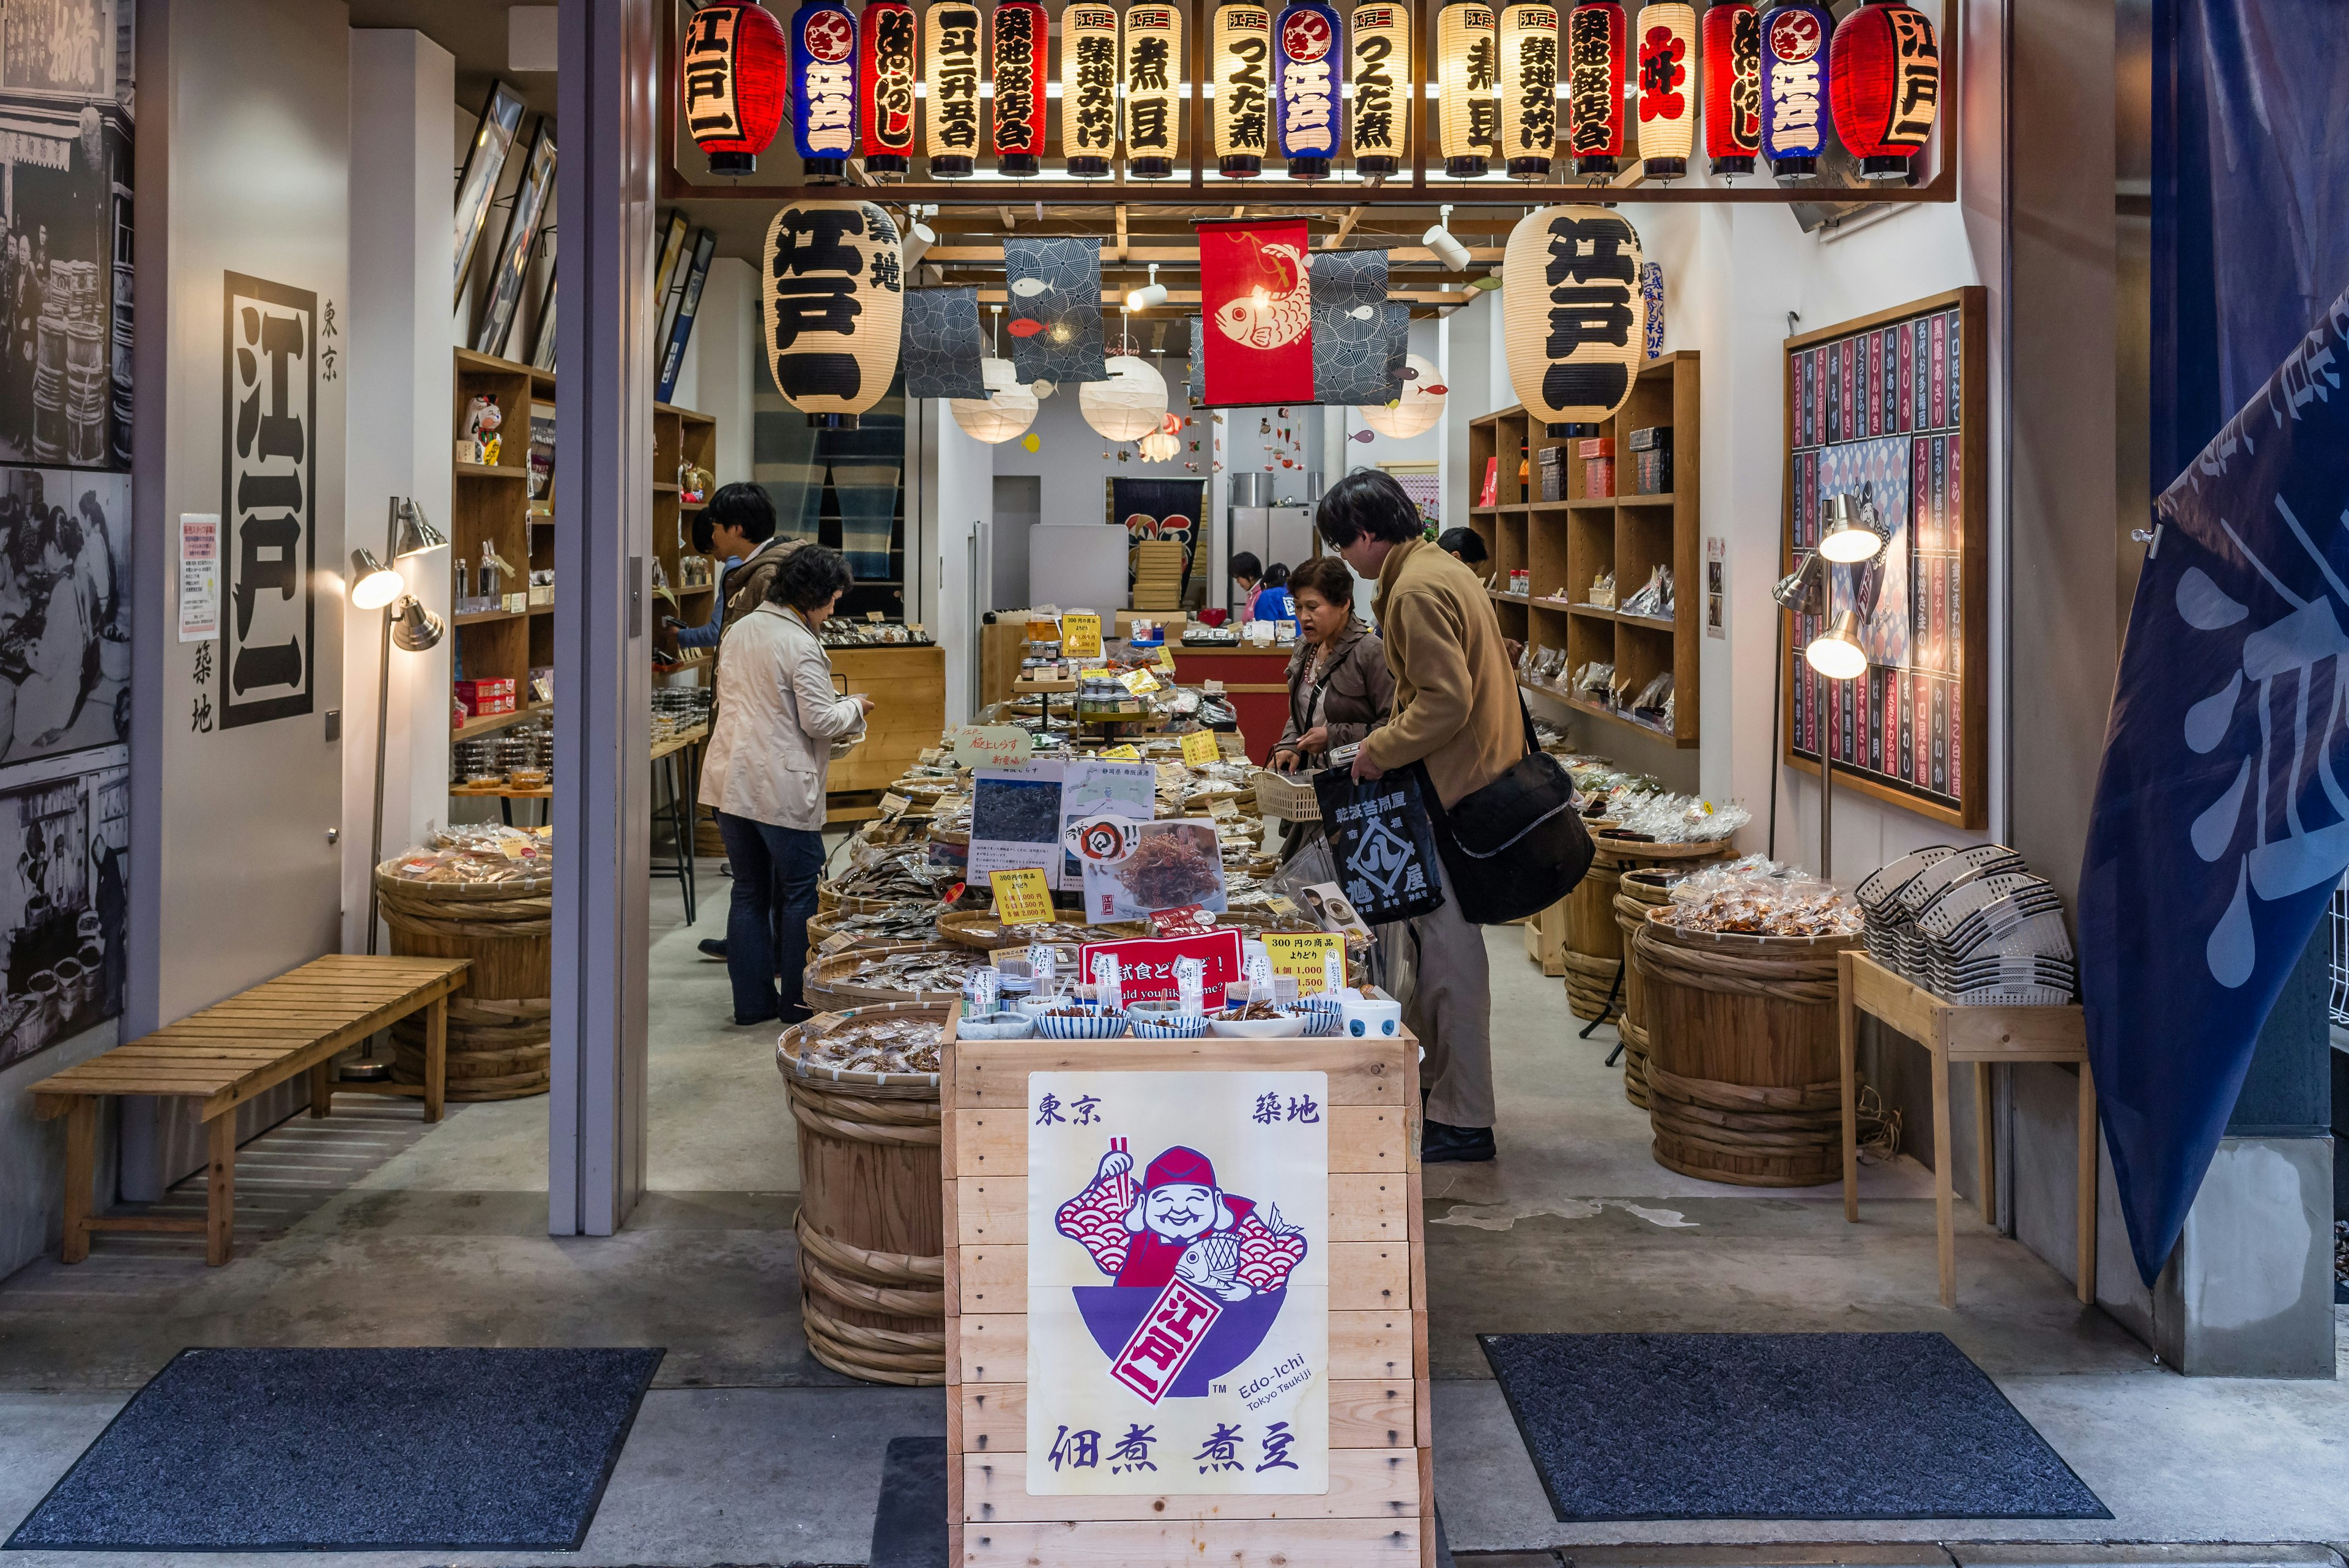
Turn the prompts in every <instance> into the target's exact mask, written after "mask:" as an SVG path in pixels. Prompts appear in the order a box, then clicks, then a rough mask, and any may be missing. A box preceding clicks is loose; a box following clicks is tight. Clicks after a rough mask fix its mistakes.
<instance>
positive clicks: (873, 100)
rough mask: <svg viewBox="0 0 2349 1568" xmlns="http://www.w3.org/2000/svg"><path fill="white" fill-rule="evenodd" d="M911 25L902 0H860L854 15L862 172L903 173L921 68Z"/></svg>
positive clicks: (908, 7) (910, 144)
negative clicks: (859, 9)
mask: <svg viewBox="0 0 2349 1568" xmlns="http://www.w3.org/2000/svg"><path fill="white" fill-rule="evenodd" d="M915 40H916V23H915V20H914V8H913V7H912V6H911V5H906V4H905V0H864V16H860V17H859V18H857V51H856V117H857V120H858V123H859V124H861V125H862V126H863V127H864V169H865V171H866V172H867V173H871V174H903V173H904V172H905V170H906V168H907V167H908V166H909V165H910V164H911V163H912V162H913V152H914V87H915V83H916V78H917V77H918V76H919V73H920V71H921V54H920V52H919V50H918V49H917V47H916V42H915Z"/></svg>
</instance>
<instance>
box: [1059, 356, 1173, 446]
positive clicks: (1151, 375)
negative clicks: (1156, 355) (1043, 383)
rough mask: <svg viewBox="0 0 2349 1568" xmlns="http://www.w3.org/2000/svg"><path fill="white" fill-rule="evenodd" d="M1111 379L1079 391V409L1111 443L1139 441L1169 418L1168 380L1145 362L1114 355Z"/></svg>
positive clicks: (1087, 384) (1110, 364) (1084, 385)
mask: <svg viewBox="0 0 2349 1568" xmlns="http://www.w3.org/2000/svg"><path fill="white" fill-rule="evenodd" d="M1106 368H1107V369H1108V370H1109V379H1108V380H1106V381H1085V382H1082V383H1081V384H1079V386H1078V388H1077V409H1078V411H1080V412H1081V413H1082V414H1083V415H1084V417H1085V423H1087V424H1089V425H1091V426H1092V428H1093V429H1094V430H1095V431H1099V432H1100V433H1101V435H1102V437H1103V438H1104V439H1106V440H1109V441H1140V440H1141V439H1142V438H1143V436H1146V435H1148V434H1150V432H1151V431H1154V430H1156V429H1158V428H1159V426H1160V425H1161V424H1163V423H1164V422H1165V419H1166V378H1165V377H1164V376H1162V375H1160V374H1159V373H1158V372H1157V370H1156V369H1153V368H1152V366H1151V364H1150V362H1149V361H1148V360H1146V359H1137V358H1134V357H1133V355H1131V354H1113V355H1112V356H1110V358H1109V360H1108V361H1107V366H1106Z"/></svg>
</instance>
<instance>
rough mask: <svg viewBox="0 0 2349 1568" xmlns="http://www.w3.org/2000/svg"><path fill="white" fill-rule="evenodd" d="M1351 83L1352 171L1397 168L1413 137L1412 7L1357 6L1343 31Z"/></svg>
mask: <svg viewBox="0 0 2349 1568" xmlns="http://www.w3.org/2000/svg"><path fill="white" fill-rule="evenodd" d="M1346 39H1347V43H1346V69H1347V74H1348V75H1349V77H1350V78H1351V79H1352V81H1353V84H1354V172H1355V173H1357V174H1360V175H1361V176H1362V177H1363V178H1364V179H1371V178H1383V177H1385V176H1387V175H1390V174H1395V173H1399V172H1401V171H1402V154H1403V149H1404V147H1405V146H1406V145H1408V143H1409V140H1410V137H1411V7H1410V6H1408V5H1390V4H1386V3H1385V0H1381V4H1379V5H1357V6H1355V7H1354V15H1353V17H1352V19H1351V22H1350V26H1349V28H1348V30H1347V35H1346Z"/></svg>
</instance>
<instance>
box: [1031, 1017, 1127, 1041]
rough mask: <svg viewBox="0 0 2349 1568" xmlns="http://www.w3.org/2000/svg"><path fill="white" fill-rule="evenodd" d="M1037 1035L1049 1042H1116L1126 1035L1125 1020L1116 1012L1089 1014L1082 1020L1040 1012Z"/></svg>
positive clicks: (1037, 1019)
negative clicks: (1115, 1040)
mask: <svg viewBox="0 0 2349 1568" xmlns="http://www.w3.org/2000/svg"><path fill="white" fill-rule="evenodd" d="M1036 1033H1039V1034H1040V1035H1042V1036H1043V1037H1044V1038H1045V1039H1047V1040H1114V1039H1116V1038H1117V1037H1118V1036H1119V1035H1121V1034H1123V1033H1125V1020H1124V1018H1123V1017H1122V1016H1120V1015H1119V1014H1117V1013H1114V1012H1088V1013H1086V1014H1085V1015H1084V1016H1083V1017H1081V1018H1068V1017H1062V1016H1061V1015H1059V1014H1055V1013H1050V1012H1040V1013H1038V1014H1037V1015H1036Z"/></svg>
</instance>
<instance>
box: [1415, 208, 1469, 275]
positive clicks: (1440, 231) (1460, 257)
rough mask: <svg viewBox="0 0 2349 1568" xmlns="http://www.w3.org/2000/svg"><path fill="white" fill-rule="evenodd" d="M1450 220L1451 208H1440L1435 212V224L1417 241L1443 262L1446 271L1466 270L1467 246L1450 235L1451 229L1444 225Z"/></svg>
mask: <svg viewBox="0 0 2349 1568" xmlns="http://www.w3.org/2000/svg"><path fill="white" fill-rule="evenodd" d="M1451 222H1452V209H1451V208H1450V207H1444V208H1442V209H1441V210H1440V211H1439V213H1438V214H1437V220H1436V224H1435V226H1434V227H1433V228H1432V229H1430V230H1428V231H1427V233H1425V234H1422V235H1421V236H1420V241H1419V243H1420V244H1423V245H1425V246H1426V247H1427V248H1428V249H1429V250H1432V251H1433V252H1434V253H1435V259H1436V260H1438V261H1440V262H1442V263H1443V264H1444V269H1445V270H1446V271H1448V272H1466V271H1467V270H1468V247H1467V246H1466V245H1464V244H1461V243H1460V242H1459V241H1458V240H1455V239H1454V238H1453V237H1452V231H1451V229H1450V228H1449V227H1447V226H1446V225H1448V224H1449V223H1451Z"/></svg>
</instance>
